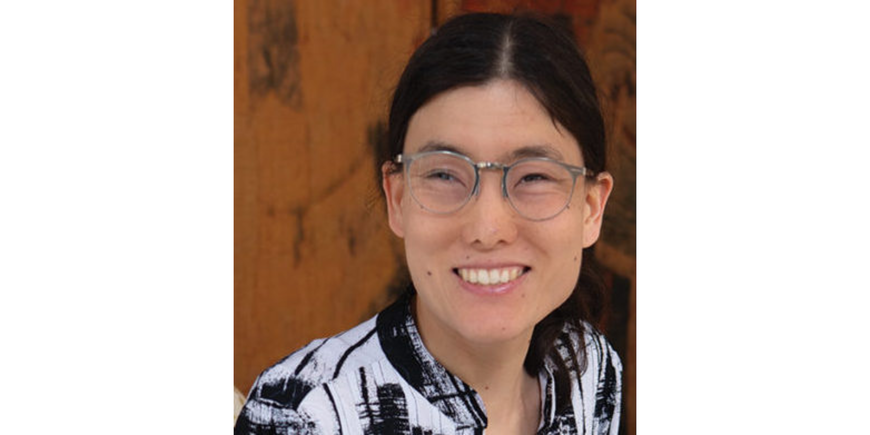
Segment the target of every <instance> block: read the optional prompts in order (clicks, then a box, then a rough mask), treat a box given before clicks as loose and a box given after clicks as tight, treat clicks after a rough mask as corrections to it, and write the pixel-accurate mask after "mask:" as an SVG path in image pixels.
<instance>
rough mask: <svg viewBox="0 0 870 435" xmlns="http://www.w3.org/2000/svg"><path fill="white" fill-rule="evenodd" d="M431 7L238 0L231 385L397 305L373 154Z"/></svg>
mask: <svg viewBox="0 0 870 435" xmlns="http://www.w3.org/2000/svg"><path fill="white" fill-rule="evenodd" d="M429 20H430V17H429V4H428V3H422V2H414V1H403V2H392V1H391V2H343V1H317V2H308V1H286V0H283V1H276V0H250V1H237V2H236V3H235V58H236V59H235V60H236V61H235V72H236V74H235V118H236V120H235V318H234V320H235V328H234V329H235V347H234V348H235V358H234V361H235V380H234V382H235V385H236V386H237V387H238V388H239V389H241V390H242V391H245V392H247V390H248V389H249V388H250V386H251V384H252V383H253V381H254V378H255V377H256V375H257V374H258V373H259V372H260V371H262V370H263V369H264V368H266V367H268V366H269V365H271V364H273V363H275V362H276V361H277V360H278V359H280V358H281V357H283V356H285V355H286V354H288V353H289V352H291V351H293V350H294V349H296V348H298V347H300V346H302V345H304V344H305V343H307V342H309V341H310V340H312V339H314V338H318V337H324V336H329V335H333V334H336V333H338V332H340V331H342V330H344V329H347V328H350V327H352V326H354V325H355V324H357V323H359V322H360V321H362V320H364V319H365V318H368V317H369V316H371V315H373V314H374V313H375V312H377V311H378V310H380V309H381V308H382V307H383V306H385V305H386V304H387V303H388V302H389V294H387V293H386V292H385V289H386V288H388V287H389V286H390V284H391V282H393V281H394V280H395V276H396V275H397V274H401V273H402V271H401V270H400V267H399V262H398V261H397V259H400V258H402V257H403V253H402V251H401V245H400V243H399V241H398V240H397V239H395V237H394V236H392V234H391V233H389V230H388V228H387V226H386V217H385V212H384V206H383V203H382V200H381V199H380V193H379V186H377V183H376V178H375V177H376V175H375V174H376V173H375V166H376V164H375V160H374V155H373V154H374V148H375V146H376V145H377V143H378V141H379V140H380V139H379V138H380V135H383V131H384V129H383V123H384V119H385V117H386V108H387V104H388V103H387V102H388V98H389V96H390V93H391V91H392V86H394V83H395V82H396V80H397V79H398V75H399V74H400V73H401V68H402V67H403V66H404V63H405V62H406V60H407V58H408V56H409V55H410V53H411V52H412V51H413V49H414V48H415V47H416V45H417V44H418V43H419V42H420V41H422V40H423V39H424V38H425V37H426V36H427V35H428V31H429Z"/></svg>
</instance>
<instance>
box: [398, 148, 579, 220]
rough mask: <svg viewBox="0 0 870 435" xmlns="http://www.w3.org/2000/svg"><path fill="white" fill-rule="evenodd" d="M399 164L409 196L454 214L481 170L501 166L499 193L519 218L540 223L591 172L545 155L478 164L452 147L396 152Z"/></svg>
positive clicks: (477, 187) (472, 189) (438, 211)
mask: <svg viewBox="0 0 870 435" xmlns="http://www.w3.org/2000/svg"><path fill="white" fill-rule="evenodd" d="M395 162H396V163H399V164H403V165H404V169H405V171H404V172H405V177H406V178H405V179H406V180H407V184H408V186H409V190H410V192H411V196H412V197H413V198H414V200H415V201H417V203H418V204H420V206H421V207H423V208H424V209H426V210H428V211H430V212H432V213H436V214H448V213H453V212H455V211H457V210H459V209H460V208H462V207H463V206H464V205H465V204H467V203H468V201H469V200H470V199H471V197H472V196H474V195H475V194H477V193H479V191H480V171H481V170H485V169H490V170H502V171H503V176H502V183H501V186H502V194H503V195H504V196H505V197H506V198H507V199H508V202H509V203H510V204H511V206H512V207H513V208H514V210H516V212H517V213H519V215H520V216H522V217H524V218H526V219H529V220H532V221H543V220H547V219H551V218H554V217H556V215H558V214H559V213H561V212H562V211H563V210H565V208H567V207H568V203H569V202H570V201H571V196H572V195H573V194H574V185H575V184H576V183H577V177H580V176H588V177H591V176H592V173H591V171H589V170H588V169H586V168H583V167H578V166H571V165H568V164H565V163H562V162H558V161H555V160H552V159H548V158H544V157H534V158H527V159H522V160H519V161H517V162H515V163H513V164H511V165H505V164H502V163H497V162H477V163H475V162H474V161H472V160H471V159H469V158H468V157H466V156H464V155H462V154H458V153H454V152H452V151H430V152H424V153H419V154H414V155H411V156H403V155H401V154H399V155H398V156H396V160H395Z"/></svg>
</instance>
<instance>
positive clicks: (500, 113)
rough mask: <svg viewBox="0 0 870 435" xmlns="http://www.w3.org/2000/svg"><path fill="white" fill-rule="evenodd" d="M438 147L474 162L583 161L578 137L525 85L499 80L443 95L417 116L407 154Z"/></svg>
mask: <svg viewBox="0 0 870 435" xmlns="http://www.w3.org/2000/svg"><path fill="white" fill-rule="evenodd" d="M433 144H434V145H437V146H439V147H441V148H451V149H453V150H455V151H458V152H461V153H462V154H465V155H467V156H468V157H470V158H472V159H474V160H488V161H507V160H509V159H511V158H513V157H515V156H518V155H519V156H523V155H526V154H531V155H541V156H545V157H551V158H554V159H557V160H561V161H564V162H567V163H572V164H577V165H582V163H583V159H582V156H581V152H580V148H579V146H578V144H577V140H576V139H575V138H574V137H573V136H572V135H571V134H570V133H569V132H568V130H567V129H565V128H564V127H563V126H561V125H559V124H558V123H557V122H555V121H554V120H553V119H552V118H551V117H550V115H549V114H548V113H547V111H546V109H544V107H543V106H542V105H541V103H540V102H539V101H538V100H537V99H536V98H535V97H534V96H533V95H532V94H531V93H530V92H529V91H528V90H527V89H526V88H525V87H524V86H523V85H521V84H519V83H517V82H515V81H512V80H496V81H492V82H488V83H486V84H484V85H480V86H465V87H461V88H456V89H453V90H450V91H447V92H444V93H442V94H439V95H437V96H436V97H435V98H433V99H432V100H430V101H429V102H428V103H426V104H425V105H423V106H422V107H420V109H419V110H418V111H417V112H416V113H415V114H414V116H412V117H411V121H410V122H409V124H408V132H407V134H406V137H405V148H404V153H405V154H414V153H416V152H419V151H424V150H426V149H428V148H432V147H433Z"/></svg>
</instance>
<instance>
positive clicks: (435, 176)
mask: <svg viewBox="0 0 870 435" xmlns="http://www.w3.org/2000/svg"><path fill="white" fill-rule="evenodd" d="M426 178H428V179H431V180H439V181H456V177H454V176H453V174H451V173H448V172H445V171H432V172H430V173H429V174H428V175H427V176H426Z"/></svg>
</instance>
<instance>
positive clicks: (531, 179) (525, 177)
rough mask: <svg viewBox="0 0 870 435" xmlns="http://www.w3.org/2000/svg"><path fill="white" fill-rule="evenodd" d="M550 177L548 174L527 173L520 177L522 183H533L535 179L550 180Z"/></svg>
mask: <svg viewBox="0 0 870 435" xmlns="http://www.w3.org/2000/svg"><path fill="white" fill-rule="evenodd" d="M548 180H550V177H549V176H547V175H546V174H527V175H523V177H522V178H520V183H531V182H535V181H548Z"/></svg>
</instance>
